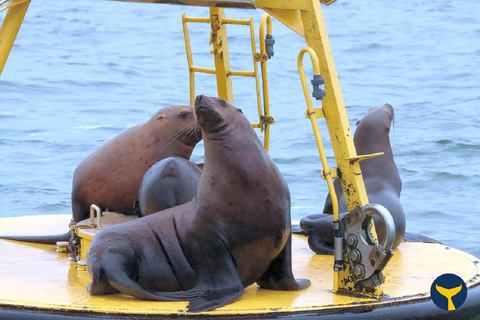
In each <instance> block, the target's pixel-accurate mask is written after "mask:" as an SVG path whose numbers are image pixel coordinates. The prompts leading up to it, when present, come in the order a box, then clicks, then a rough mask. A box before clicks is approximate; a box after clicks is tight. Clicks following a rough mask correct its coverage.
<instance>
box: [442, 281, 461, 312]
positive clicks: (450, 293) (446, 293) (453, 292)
mask: <svg viewBox="0 0 480 320" xmlns="http://www.w3.org/2000/svg"><path fill="white" fill-rule="evenodd" d="M436 289H437V291H438V292H439V293H440V294H441V295H442V296H444V297H445V298H447V299H448V311H451V310H455V305H454V304H453V301H452V297H454V296H455V295H457V294H458V293H459V292H460V291H461V290H462V285H459V286H458V287H455V288H452V289H445V288H443V287H440V286H439V285H438V284H437V285H436Z"/></svg>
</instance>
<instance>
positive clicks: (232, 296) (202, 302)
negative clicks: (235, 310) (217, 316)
mask: <svg viewBox="0 0 480 320" xmlns="http://www.w3.org/2000/svg"><path fill="white" fill-rule="evenodd" d="M242 294H243V286H239V287H238V286H237V287H232V288H218V289H207V290H206V291H205V294H204V295H202V296H198V297H195V298H193V299H190V304H189V305H188V311H189V312H202V311H207V310H212V309H215V308H219V307H222V306H224V305H226V304H228V303H230V302H232V301H234V300H236V299H237V298H238V297H240V296H241V295H242Z"/></svg>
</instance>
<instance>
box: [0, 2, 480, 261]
mask: <svg viewBox="0 0 480 320" xmlns="http://www.w3.org/2000/svg"><path fill="white" fill-rule="evenodd" d="M183 12H186V13H187V15H188V16H207V15H208V9H206V8H195V7H182V6H172V5H154V4H135V3H122V2H113V1H87V0H79V1H75V2H74V3H72V2H71V1H65V0H64V1H53V0H43V1H32V4H31V6H30V9H29V11H28V13H27V15H26V18H25V21H24V23H23V26H22V28H21V30H20V33H19V36H18V38H17V40H16V43H15V46H14V48H13V50H12V52H11V55H10V58H9V61H8V62H7V65H6V67H5V69H4V72H3V74H2V76H1V77H0V203H1V204H2V209H1V211H0V216H2V217H4V216H21V215H30V214H56V213H68V212H70V210H71V209H70V192H71V181H72V176H73V172H74V170H75V168H76V166H77V165H78V164H79V163H80V161H81V160H82V159H83V158H85V157H86V156H87V155H88V154H90V153H91V152H92V151H94V150H95V149H96V148H98V147H99V146H101V145H102V144H103V143H105V142H106V141H108V140H109V139H111V138H113V137H114V136H115V135H117V134H119V133H120V132H122V131H124V130H125V129H127V128H129V127H131V126H133V125H135V124H138V123H142V122H144V121H146V120H147V119H148V118H149V117H150V116H151V115H152V114H153V113H154V112H156V111H157V110H158V109H159V108H161V107H163V106H167V105H173V104H188V102H189V93H188V92H189V83H188V70H187V63H186V56H185V48H184V42H183V33H182V24H181V14H182V13H183ZM226 14H227V17H229V18H248V17H250V16H253V17H254V19H255V23H256V29H257V30H258V26H259V20H260V17H261V15H262V14H263V12H262V11H260V10H256V11H255V10H238V9H227V10H226ZM323 14H324V17H325V20H326V24H327V29H328V32H329V38H330V43H331V46H332V51H333V56H334V59H335V63H336V68H337V71H338V75H339V78H340V83H341V87H342V92H343V97H344V100H345V104H346V107H347V112H348V116H349V121H350V124H351V126H352V129H354V128H355V125H354V124H355V122H356V121H357V120H359V119H360V118H361V117H362V116H363V115H364V114H365V113H366V112H367V111H368V110H369V109H371V108H374V107H378V106H381V105H382V104H383V103H385V102H388V103H390V104H392V105H393V106H394V108H395V112H396V117H395V124H394V129H393V130H392V131H391V134H390V138H391V143H392V148H393V152H394V156H395V161H396V163H397V166H398V168H399V170H400V175H401V177H402V180H403V190H402V195H401V201H402V203H403V206H404V209H405V212H406V215H407V231H409V232H413V233H419V234H423V235H426V236H429V237H432V238H435V239H437V240H439V241H441V242H443V243H445V244H447V245H450V246H452V247H455V248H458V249H461V250H464V251H466V252H469V253H471V254H474V255H476V256H480V200H479V199H480V192H479V191H480V130H479V128H480V125H479V122H480V112H479V111H478V110H479V107H480V3H479V2H478V1H477V0H457V1H453V0H437V1H417V0H412V1H397V2H392V1H381V0H371V1H355V0H338V1H337V2H336V3H334V4H333V5H331V6H329V7H325V6H323ZM3 16H4V14H2V15H0V18H1V19H3ZM189 29H190V36H191V39H192V47H193V54H194V63H195V65H197V66H202V67H212V66H213V57H212V55H211V54H210V49H211V48H210V45H209V43H208V40H209V26H208V25H201V24H200V25H193V24H190V25H189ZM257 32H258V31H257ZM273 34H274V37H275V39H276V44H275V56H274V58H273V59H272V60H271V61H270V62H269V63H268V70H269V85H270V101H271V112H272V114H273V116H274V117H275V120H276V123H275V124H274V125H273V126H272V138H271V156H272V158H273V159H274V161H275V162H276V163H277V165H278V166H279V168H280V170H281V172H282V173H283V175H284V176H285V178H286V180H287V183H288V185H289V187H290V191H291V195H292V218H293V219H297V220H299V219H301V218H302V217H303V216H305V215H308V214H313V213H319V212H321V210H322V208H323V204H324V201H325V197H326V194H327V188H326V183H325V182H324V181H323V180H322V179H321V177H320V168H321V164H320V162H319V158H318V154H317V151H316V149H315V142H314V139H313V135H312V129H311V126H310V124H309V120H307V119H306V118H305V117H304V115H303V112H304V110H305V108H306V106H305V101H304V97H303V93H302V91H301V86H300V81H299V77H298V72H297V67H296V58H297V54H298V52H299V50H300V49H301V48H302V47H303V46H305V41H304V40H303V39H302V38H301V37H299V36H298V35H296V34H294V33H293V32H291V31H290V30H288V29H287V28H286V27H284V26H283V25H282V24H281V23H279V22H278V21H276V20H274V21H273ZM228 35H229V45H230V54H231V65H232V69H236V70H251V69H252V58H251V52H250V51H249V50H250V44H249V42H248V41H249V40H248V36H249V33H248V29H246V28H245V27H242V26H229V29H228ZM305 68H306V69H307V77H308V78H310V77H311V73H312V72H311V67H310V65H309V60H308V58H306V59H305ZM233 83H234V99H235V104H236V105H237V106H239V107H241V108H242V109H243V110H244V111H245V112H246V113H247V115H248V116H249V117H250V118H251V119H252V120H253V119H255V110H256V105H255V103H256V102H255V95H254V91H253V90H254V81H253V79H240V78H234V80H233ZM196 85H197V87H196V93H197V94H206V95H216V84H215V79H214V77H213V76H212V75H197V81H196ZM317 106H320V105H319V104H318V105H317ZM321 133H322V135H323V138H324V144H326V145H327V146H328V144H329V139H328V134H327V130H326V126H325V124H324V123H322V122H321ZM259 135H260V134H259ZM327 154H328V156H329V161H330V166H331V167H334V166H335V163H334V160H333V153H332V151H331V148H330V147H327ZM202 159H203V145H202V144H199V145H198V146H197V148H196V149H195V151H194V155H193V156H192V160H194V161H198V162H201V161H202Z"/></svg>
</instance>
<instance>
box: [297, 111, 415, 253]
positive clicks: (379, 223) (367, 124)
mask: <svg viewBox="0 0 480 320" xmlns="http://www.w3.org/2000/svg"><path fill="white" fill-rule="evenodd" d="M393 119H394V110H393V107H392V106H391V105H390V104H385V105H383V106H382V107H380V108H375V109H372V110H370V111H369V112H368V113H367V114H366V115H365V116H364V117H363V118H362V119H361V120H360V121H358V122H357V129H356V130H355V135H354V144H355V148H356V150H357V154H358V155H364V154H372V153H377V152H383V153H384V154H383V155H381V156H378V157H374V158H369V159H365V160H362V161H360V169H361V170H362V176H363V181H364V183H365V189H366V191H367V195H368V201H369V202H370V203H372V204H380V205H382V206H384V207H385V208H387V210H388V211H390V213H391V215H392V216H393V220H394V222H395V229H396V235H395V241H394V243H393V246H392V249H395V248H397V247H398V246H399V245H400V243H401V242H402V240H403V237H404V235H405V227H406V220H405V213H404V212H403V207H402V204H401V203H400V193H401V191H402V180H401V179H400V174H399V173H398V168H397V166H396V164H395V161H394V159H393V152H392V147H391V145H390V137H389V134H390V126H391V124H392V122H393ZM334 186H335V193H336V194H337V197H338V208H339V211H340V212H344V213H343V214H340V218H342V217H344V216H345V215H346V214H347V213H348V208H347V204H346V202H345V195H344V194H343V190H342V186H341V183H340V180H338V179H336V180H335V182H334ZM323 212H324V213H326V214H314V215H310V216H307V217H304V218H303V219H302V220H301V221H300V226H301V228H302V230H303V232H304V233H305V235H307V236H308V237H309V239H308V243H309V245H310V248H311V249H312V250H313V251H315V252H317V253H323V254H325V253H327V254H333V222H332V216H331V214H333V209H332V201H331V198H330V195H328V196H327V199H326V201H325V207H324V209H323ZM374 221H375V229H376V232H377V235H378V240H379V241H380V243H382V242H383V239H384V238H385V225H384V222H383V220H382V219H380V218H378V217H377V216H376V215H374Z"/></svg>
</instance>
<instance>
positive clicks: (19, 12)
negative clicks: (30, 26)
mask: <svg viewBox="0 0 480 320" xmlns="http://www.w3.org/2000/svg"><path fill="white" fill-rule="evenodd" d="M29 5H30V0H26V1H12V3H11V4H10V5H8V6H9V8H8V11H7V14H6V15H5V19H4V20H3V24H2V28H1V29H0V74H1V73H2V71H3V67H4V66H5V63H6V62H7V58H8V55H9V54H10V50H11V49H12V47H13V43H14V42H15V38H16V37H17V34H18V31H19V30H20V26H21V25H22V21H23V18H24V17H25V14H26V13H27V9H28V6H29Z"/></svg>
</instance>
